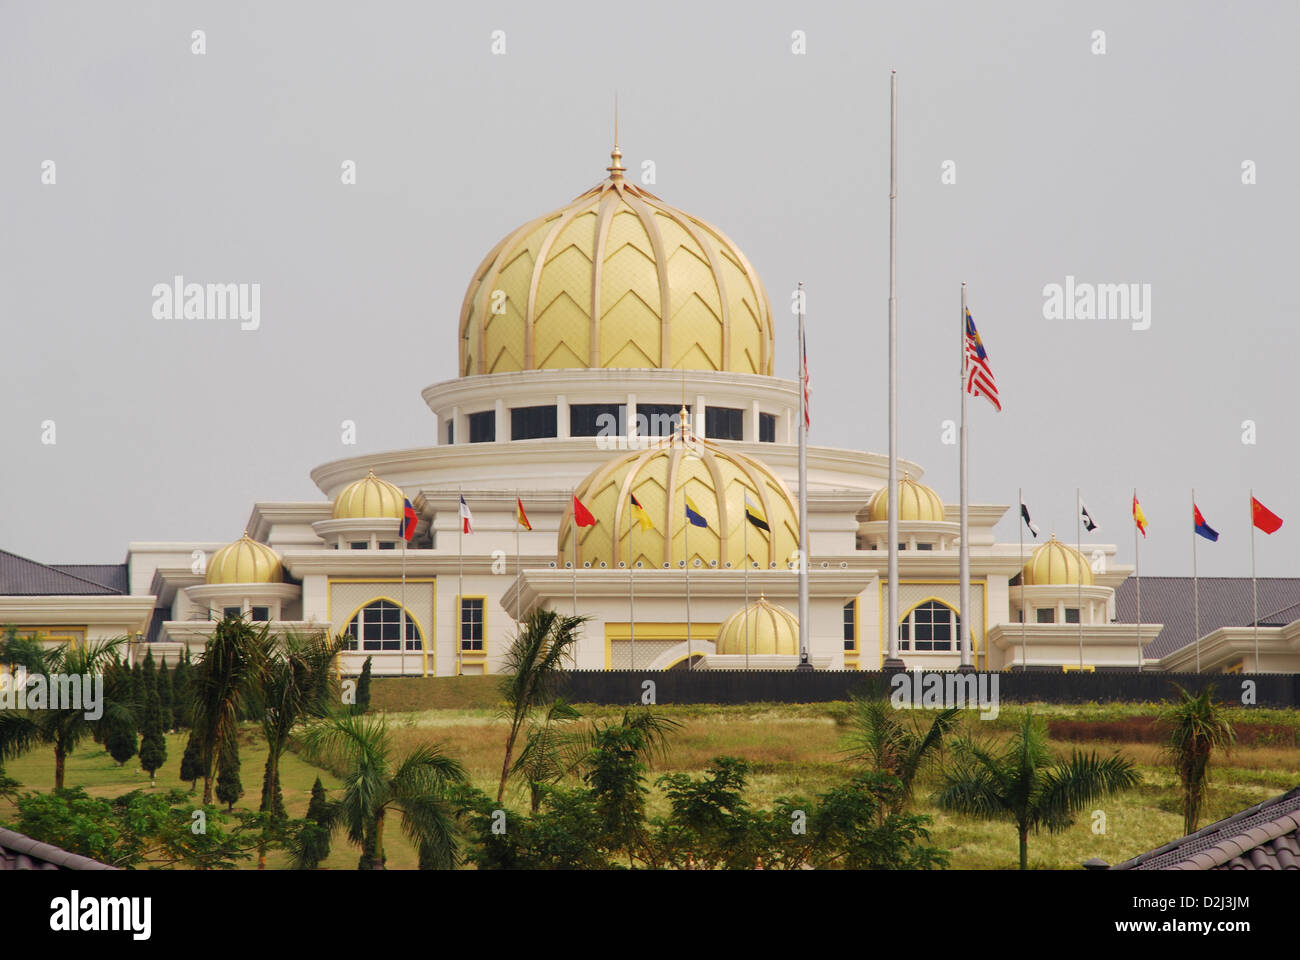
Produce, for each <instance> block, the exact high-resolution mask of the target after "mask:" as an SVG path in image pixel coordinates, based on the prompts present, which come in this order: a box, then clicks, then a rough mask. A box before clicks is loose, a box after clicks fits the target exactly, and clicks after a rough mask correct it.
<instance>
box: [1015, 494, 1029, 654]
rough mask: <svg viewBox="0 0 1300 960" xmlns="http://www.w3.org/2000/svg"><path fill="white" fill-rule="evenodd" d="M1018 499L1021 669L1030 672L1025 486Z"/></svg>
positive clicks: (1017, 495)
mask: <svg viewBox="0 0 1300 960" xmlns="http://www.w3.org/2000/svg"><path fill="white" fill-rule="evenodd" d="M1016 499H1018V500H1019V501H1020V517H1019V518H1018V522H1017V523H1016V530H1017V531H1018V532H1019V534H1020V669H1021V670H1024V671H1025V672H1026V673H1028V672H1029V638H1028V636H1027V624H1028V619H1029V612H1028V611H1027V610H1026V609H1025V488H1024V487H1018V488H1017V489H1016Z"/></svg>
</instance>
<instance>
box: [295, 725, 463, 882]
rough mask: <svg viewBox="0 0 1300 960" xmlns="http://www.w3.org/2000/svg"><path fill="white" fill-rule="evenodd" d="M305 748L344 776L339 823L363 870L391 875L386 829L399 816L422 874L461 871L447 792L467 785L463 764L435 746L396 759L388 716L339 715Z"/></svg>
mask: <svg viewBox="0 0 1300 960" xmlns="http://www.w3.org/2000/svg"><path fill="white" fill-rule="evenodd" d="M302 742H303V747H304V750H305V752H306V754H307V756H308V758H310V759H312V760H313V761H319V762H324V763H325V764H326V765H328V766H331V767H333V768H336V769H342V770H343V771H345V772H344V774H343V796H342V798H341V799H340V800H338V801H337V804H338V805H337V807H336V812H337V822H338V823H339V824H341V825H342V826H344V827H346V828H347V832H348V840H349V841H351V842H352V843H354V844H356V845H357V846H359V847H360V848H361V862H360V863H359V864H358V868H359V869H361V870H383V869H384V859H385V857H384V827H385V823H386V822H387V818H388V815H389V814H390V813H396V814H399V815H400V817H401V821H400V822H401V827H402V832H403V833H405V834H406V835H407V837H409V838H410V840H411V842H412V843H414V844H415V846H416V848H417V849H418V850H419V854H420V866H421V868H422V869H423V868H432V869H442V870H449V869H451V868H452V867H454V866H455V865H456V863H457V860H458V859H459V857H458V851H457V846H456V838H455V833H454V826H455V813H454V811H453V810H452V807H451V804H450V802H449V801H448V799H447V790H448V788H449V787H450V786H451V785H453V784H457V783H463V782H464V781H465V779H466V775H465V768H464V767H462V766H461V765H460V763H459V761H457V760H454V759H452V758H451V757H448V756H445V755H444V754H443V753H442V751H441V750H440V749H439V748H438V747H437V746H434V745H431V744H424V745H421V746H418V747H416V748H415V749H414V750H412V751H410V752H409V753H407V754H406V755H405V756H402V757H395V756H393V752H394V750H393V742H392V736H391V735H390V734H389V732H388V726H387V722H386V721H385V719H384V717H383V716H382V715H380V716H375V715H370V716H366V715H362V716H353V715H352V714H350V713H339V714H335V715H333V716H331V717H329V718H327V719H324V720H321V721H318V722H317V723H315V724H312V725H311V726H309V727H307V729H306V730H305V731H304V732H303V735H302Z"/></svg>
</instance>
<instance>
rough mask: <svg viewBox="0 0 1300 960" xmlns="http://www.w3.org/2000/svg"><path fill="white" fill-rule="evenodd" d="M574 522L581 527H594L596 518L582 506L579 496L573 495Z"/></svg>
mask: <svg viewBox="0 0 1300 960" xmlns="http://www.w3.org/2000/svg"><path fill="white" fill-rule="evenodd" d="M573 520H574V522H575V523H577V525H578V526H580V527H594V526H595V525H596V518H595V517H593V516H592V515H591V511H590V510H588V509H587V508H586V507H584V506H583V505H582V501H580V500H579V499H578V495H577V494H576V493H575V494H574V495H573Z"/></svg>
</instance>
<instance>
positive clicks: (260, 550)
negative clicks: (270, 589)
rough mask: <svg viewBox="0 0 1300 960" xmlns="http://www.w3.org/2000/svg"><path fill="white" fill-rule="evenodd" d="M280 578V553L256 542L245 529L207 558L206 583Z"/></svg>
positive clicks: (282, 568) (278, 581)
mask: <svg viewBox="0 0 1300 960" xmlns="http://www.w3.org/2000/svg"><path fill="white" fill-rule="evenodd" d="M283 580H284V567H283V566H282V565H281V564H280V555H279V554H278V553H276V552H275V551H274V550H272V549H271V548H270V547H268V546H267V545H266V544H264V543H258V542H257V541H256V540H254V539H253V538H252V537H250V536H249V535H248V532H247V531H245V532H244V535H243V536H242V537H240V538H239V539H238V540H236V541H235V542H234V543H232V544H229V545H227V546H224V547H222V548H221V549H220V550H218V551H217V552H216V553H214V554H213V555H212V559H211V560H209V561H208V575H207V582H208V583H281V582H283Z"/></svg>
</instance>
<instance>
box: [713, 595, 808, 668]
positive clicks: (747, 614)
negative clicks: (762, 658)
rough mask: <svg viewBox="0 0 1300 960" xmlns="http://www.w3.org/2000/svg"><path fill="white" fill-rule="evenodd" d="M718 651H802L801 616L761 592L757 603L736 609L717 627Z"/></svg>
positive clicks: (786, 653)
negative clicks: (775, 602) (771, 601)
mask: <svg viewBox="0 0 1300 960" xmlns="http://www.w3.org/2000/svg"><path fill="white" fill-rule="evenodd" d="M714 647H715V648H716V650H717V652H718V653H727V654H745V653H748V654H751V655H753V654H774V653H775V654H783V655H787V656H792V655H793V656H797V655H798V653H799V618H798V617H796V616H795V615H794V614H793V613H791V612H790V611H789V610H787V609H786V608H785V607H779V606H777V605H776V604H774V603H769V602H768V600H767V598H766V597H764V596H762V595H761V594H760V595H759V598H758V601H757V602H756V603H751V604H750V605H749V606H748V607H747V608H745V607H742V608H741V609H740V610H737V611H736V612H735V613H733V614H732V615H731V616H730V617H728V618H727V619H726V621H725V622H724V623H723V624H722V626H721V627H719V628H718V639H717V641H716V642H715V643H714Z"/></svg>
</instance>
